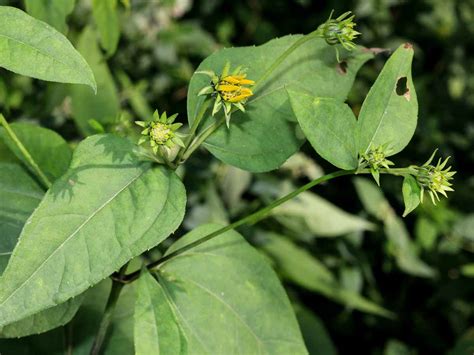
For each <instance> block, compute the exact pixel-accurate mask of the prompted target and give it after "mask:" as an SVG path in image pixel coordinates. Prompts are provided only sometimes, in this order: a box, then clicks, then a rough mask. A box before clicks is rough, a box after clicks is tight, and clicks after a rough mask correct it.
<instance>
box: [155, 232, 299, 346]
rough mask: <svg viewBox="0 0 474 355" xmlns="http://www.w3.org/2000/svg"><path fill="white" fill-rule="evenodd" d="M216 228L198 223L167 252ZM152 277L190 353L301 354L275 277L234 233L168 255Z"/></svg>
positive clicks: (292, 318)
mask: <svg viewBox="0 0 474 355" xmlns="http://www.w3.org/2000/svg"><path fill="white" fill-rule="evenodd" d="M219 228H220V226H218V225H214V224H213V225H204V226H201V227H199V228H197V229H195V230H193V231H192V232H190V233H188V234H186V235H185V236H184V237H181V238H180V239H179V240H178V241H177V242H176V243H174V244H173V245H172V246H171V247H170V249H169V250H168V253H171V252H172V251H174V250H177V249H179V248H180V247H183V246H184V245H187V244H188V243H191V242H193V241H195V240H198V239H200V238H202V237H203V236H205V235H207V234H209V233H211V232H213V231H215V230H217V229H219ZM157 278H158V281H159V284H160V285H161V288H162V289H163V292H164V294H165V296H166V299H167V302H168V304H169V305H170V307H171V309H172V310H173V312H174V315H175V317H176V319H177V324H178V326H179V328H180V330H181V332H182V333H183V337H184V339H185V340H186V347H187V349H190V350H191V352H192V353H195V354H223V353H227V352H228V351H229V349H232V350H233V352H234V353H239V354H255V353H263V354H284V355H286V354H305V353H306V349H305V347H304V343H303V339H302V338H301V334H300V331H299V329H298V324H297V322H296V318H295V315H294V313H293V310H292V309H291V305H290V303H289V301H288V298H287V296H286V294H285V291H284V289H283V287H282V286H281V284H280V283H279V280H278V278H277V276H276V275H275V273H274V272H273V271H272V270H271V268H270V267H269V265H268V264H267V262H266V261H265V260H264V259H263V258H262V256H261V255H259V253H258V252H256V251H255V250H254V249H253V248H252V247H251V246H250V245H249V244H247V242H246V241H245V240H244V239H243V238H242V236H240V235H239V234H238V233H237V232H235V231H229V232H227V233H225V234H222V235H220V236H219V237H217V238H214V239H212V240H210V241H208V242H205V243H203V244H201V245H199V246H197V247H196V248H193V249H192V250H190V251H187V252H184V253H182V254H180V255H178V256H176V257H174V258H172V259H170V260H169V261H167V262H166V263H164V264H162V265H161V267H160V268H159V269H158V272H157ZM210 310H212V311H210ZM167 320H168V321H169V320H170V319H169V318H167ZM170 326H171V325H170ZM173 327H174V325H173Z"/></svg>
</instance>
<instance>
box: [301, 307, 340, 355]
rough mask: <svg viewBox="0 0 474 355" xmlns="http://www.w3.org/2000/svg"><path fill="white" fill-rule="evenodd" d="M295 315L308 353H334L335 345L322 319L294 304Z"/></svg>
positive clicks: (335, 352) (328, 354)
mask: <svg viewBox="0 0 474 355" xmlns="http://www.w3.org/2000/svg"><path fill="white" fill-rule="evenodd" d="M295 313H296V317H297V318H298V323H299V325H300V328H301V332H302V333H303V337H304V341H305V344H306V347H307V348H308V352H309V353H310V354H321V355H336V354H337V351H336V347H335V346H334V343H333V341H332V339H331V337H330V336H329V333H328V331H327V330H326V328H325V326H324V323H323V322H322V320H321V319H320V318H319V317H317V316H316V315H315V314H314V313H313V312H311V311H310V310H308V309H306V308H304V307H302V306H299V305H298V306H295Z"/></svg>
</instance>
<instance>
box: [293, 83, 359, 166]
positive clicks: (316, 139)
mask: <svg viewBox="0 0 474 355" xmlns="http://www.w3.org/2000/svg"><path fill="white" fill-rule="evenodd" d="M288 95H289V97H290V102H291V107H292V108H293V112H294V114H295V116H296V118H297V119H298V122H299V124H300V126H301V129H302V130H303V133H304V135H305V136H306V138H307V139H308V141H309V142H310V143H311V145H312V146H313V148H314V149H315V150H316V152H317V153H318V154H319V155H320V156H322V157H323V158H324V159H326V160H327V161H328V162H330V163H331V164H332V165H334V166H337V167H338V168H340V169H344V170H350V169H356V168H357V166H358V160H357V149H356V142H355V135H356V125H357V121H356V118H355V116H354V114H353V113H352V110H351V109H350V108H349V106H347V105H346V104H345V103H343V102H341V101H339V100H337V99H333V98H324V97H314V96H312V95H308V94H306V93H305V92H303V91H297V90H291V89H289V90H288Z"/></svg>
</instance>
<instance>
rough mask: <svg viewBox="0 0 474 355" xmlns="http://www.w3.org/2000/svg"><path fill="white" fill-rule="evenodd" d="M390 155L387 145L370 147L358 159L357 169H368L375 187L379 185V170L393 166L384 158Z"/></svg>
mask: <svg viewBox="0 0 474 355" xmlns="http://www.w3.org/2000/svg"><path fill="white" fill-rule="evenodd" d="M390 153H391V149H390V148H388V147H387V145H379V146H377V147H373V146H370V148H369V149H368V150H367V152H366V153H364V154H362V155H361V157H360V159H359V169H365V168H367V167H369V169H370V173H371V174H372V176H373V177H374V180H375V182H376V183H377V185H380V171H379V170H380V168H386V169H389V168H390V165H394V164H393V162H392V161H390V160H388V159H387V158H386V157H387V155H389V154H390Z"/></svg>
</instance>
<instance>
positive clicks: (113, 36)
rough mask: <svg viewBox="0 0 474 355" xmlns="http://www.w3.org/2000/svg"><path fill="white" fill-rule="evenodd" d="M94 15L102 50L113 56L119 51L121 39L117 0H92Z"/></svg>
mask: <svg viewBox="0 0 474 355" xmlns="http://www.w3.org/2000/svg"><path fill="white" fill-rule="evenodd" d="M92 15H93V16H94V20H95V23H96V24H97V29H98V30H99V36H100V43H101V45H102V48H104V49H105V51H106V52H107V55H108V56H111V55H112V54H114V53H115V51H116V50H117V44H118V41H119V38H120V25H119V17H118V9H117V0H92Z"/></svg>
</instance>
